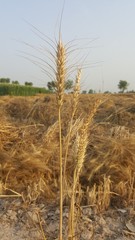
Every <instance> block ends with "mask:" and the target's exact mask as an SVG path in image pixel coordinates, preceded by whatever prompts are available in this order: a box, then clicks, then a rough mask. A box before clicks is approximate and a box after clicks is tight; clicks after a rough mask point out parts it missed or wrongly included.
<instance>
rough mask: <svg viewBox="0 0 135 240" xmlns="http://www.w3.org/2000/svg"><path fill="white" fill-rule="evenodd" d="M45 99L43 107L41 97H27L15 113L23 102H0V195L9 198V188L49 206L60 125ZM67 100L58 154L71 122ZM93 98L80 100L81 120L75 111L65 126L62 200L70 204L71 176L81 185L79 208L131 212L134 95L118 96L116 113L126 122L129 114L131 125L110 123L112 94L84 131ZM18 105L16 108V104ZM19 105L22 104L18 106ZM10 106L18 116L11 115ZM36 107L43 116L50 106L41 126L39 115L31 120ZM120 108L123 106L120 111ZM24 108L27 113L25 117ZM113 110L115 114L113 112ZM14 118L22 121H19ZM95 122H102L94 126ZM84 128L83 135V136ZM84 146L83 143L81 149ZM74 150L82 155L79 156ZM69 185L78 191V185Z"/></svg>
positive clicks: (134, 201) (134, 195) (54, 191)
mask: <svg viewBox="0 0 135 240" xmlns="http://www.w3.org/2000/svg"><path fill="white" fill-rule="evenodd" d="M49 97H50V100H49V102H46V101H45V102H44V99H45V97H41V98H40V97H35V98H27V99H26V100H25V109H24V108H23V107H21V108H20V105H21V101H22V98H19V97H15V98H2V97H1V108H0V111H1V113H2V118H1V124H0V150H1V152H0V167H1V169H0V171H1V186H2V187H1V194H11V195H12V192H11V191H9V190H7V189H12V190H14V191H16V192H17V193H19V194H21V195H22V196H23V198H24V200H25V201H26V202H28V203H30V202H33V201H37V200H38V201H39V200H42V199H44V201H49V202H50V201H53V200H54V199H55V201H56V200H57V201H58V200H59V196H58V192H59V183H60V175H59V164H58V162H59V126H58V122H57V120H55V118H56V119H57V113H56V104H55V98H54V96H49ZM70 97H72V96H68V95H67V96H64V102H63V108H62V134H63V155H65V153H66V151H67V146H66V144H65V143H66V141H67V139H68V134H69V130H68V129H69V128H67V127H68V126H69V125H68V124H69V122H70V121H68V123H65V122H66V121H67V120H70V116H71V109H72V108H71V104H72V100H71V101H69V99H70ZM97 98H99V96H96V95H95V96H86V95H85V96H81V95H80V103H79V105H78V109H79V111H80V112H81V117H79V113H78V109H77V112H76V114H75V117H76V120H75V119H74V121H73V123H72V126H70V141H69V144H68V145H69V146H68V153H67V163H66V179H67V183H68V185H67V188H65V189H64V201H65V203H67V204H69V199H71V196H72V189H73V188H72V183H73V179H74V177H75V179H78V181H80V184H81V199H82V200H81V203H82V204H90V205H92V206H94V207H96V208H97V210H98V211H103V210H104V209H107V208H108V207H109V206H110V205H114V206H122V205H124V206H125V205H126V206H127V205H132V206H133V207H135V179H134V171H135V170H134V169H135V135H134V132H135V131H134V125H132V122H133V119H134V118H135V117H134V112H132V113H131V106H132V110H133V101H134V96H132V97H130V95H129V96H128V97H127V96H125V95H123V96H120V98H121V99H123V101H122V102H123V106H120V108H123V113H124V114H125V116H126V115H127V116H128V117H129V114H130V120H131V121H129V122H127V118H125V122H124V119H123V114H122V116H121V117H122V119H121V118H120V119H119V121H120V122H122V123H123V125H118V124H117V123H116V122H115V121H114V116H115V115H116V110H117V112H118V110H119V96H116V95H114V96H110V97H109V98H110V99H109V100H108V101H107V102H105V103H103V104H102V105H101V107H100V108H99V111H98V112H97V113H96V114H95V115H94V116H93V117H94V118H93V121H92V122H91V126H90V128H89V124H88V127H87V130H86V128H85V126H86V125H85V124H84V121H85V119H87V118H86V115H87V114H86V112H88V111H90V110H92V109H93V108H92V104H93V102H95V100H96V99H97ZM37 99H38V100H37ZM13 102H14V104H13ZM37 102H38V104H37ZM17 103H20V104H18V105H17ZM23 103H24V100H23V101H22V105H23ZM35 103H36V104H37V105H36V107H35ZM39 103H40V104H39ZM15 105H16V113H17V115H16V114H15V115H14V116H13V114H12V113H13V112H14V111H15V110H14V106H15ZM7 106H8V107H7ZM41 106H42V107H43V110H44V111H46V107H48V109H49V106H50V111H48V112H46V115H44V118H45V120H44V123H42V124H41V122H40V117H41V119H42V112H41V114H39V115H36V117H35V112H34V111H36V112H38V113H40V109H41ZM104 106H105V108H104ZM116 106H117V109H116ZM124 106H126V108H125V109H124ZM9 109H10V111H9ZM23 109H24V110H23ZM26 109H28V111H27V114H26ZM65 109H66V112H65V115H64V111H65ZM109 109H110V110H111V117H110V118H108V117H107V118H106V112H108V111H110V110H109ZM113 109H115V111H114V112H113ZM129 109H130V112H129ZM23 111H24V112H23ZM92 111H93V110H92ZM19 114H20V115H21V117H18V116H19ZM103 115H104V117H103ZM26 116H27V117H26ZM51 116H52V118H53V117H54V116H55V118H54V123H52V119H51ZM89 116H90V115H89ZM99 119H100V120H101V119H102V121H100V122H99ZM49 121H50V122H49ZM84 128H85V130H86V131H83V129H84ZM76 133H78V134H76ZM85 134H87V137H86V135H85ZM80 136H81V137H80ZM83 136H84V137H83ZM85 137H86V138H85ZM80 141H81V142H80ZM82 142H83V144H82V147H83V148H85V149H83V150H82V151H81V149H82V148H81V147H79V146H80V144H81V143H82ZM84 142H86V143H87V144H86V145H85V144H84ZM78 149H80V150H79V151H81V153H82V152H83V153H84V154H82V155H80V154H81V153H80V154H79V152H78ZM77 156H78V157H77ZM79 156H80V157H79ZM77 159H78V160H77ZM82 162H83V167H82ZM75 169H76V171H75ZM75 182H76V181H75ZM3 186H6V188H3ZM74 186H75V188H76V191H77V192H78V186H79V185H77V186H76V184H75V185H74Z"/></svg>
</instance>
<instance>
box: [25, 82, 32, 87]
mask: <svg viewBox="0 0 135 240" xmlns="http://www.w3.org/2000/svg"><path fill="white" fill-rule="evenodd" d="M25 86H33V83H32V82H25Z"/></svg>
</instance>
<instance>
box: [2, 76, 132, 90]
mask: <svg viewBox="0 0 135 240" xmlns="http://www.w3.org/2000/svg"><path fill="white" fill-rule="evenodd" d="M10 83H11V84H12V85H20V83H19V81H17V80H16V81H11V80H10V78H0V84H10ZM24 85H25V86H29V87H33V83H32V82H25V83H24ZM73 85H74V83H73V81H72V80H67V81H66V82H65V90H66V91H72V90H73ZM117 86H118V89H119V90H120V92H119V93H124V92H125V91H126V90H127V88H128V86H129V83H128V82H127V81H126V80H120V81H119V83H118V85H117ZM56 87H57V86H56V82H55V81H50V82H48V83H47V88H48V90H49V92H52V93H53V92H55V90H56ZM99 92H100V91H99ZM130 92H134V90H132V91H130ZM82 93H83V94H86V93H88V94H94V93H96V91H95V90H93V89H89V90H88V91H86V90H83V91H82ZM104 93H110V92H109V91H106V92H104Z"/></svg>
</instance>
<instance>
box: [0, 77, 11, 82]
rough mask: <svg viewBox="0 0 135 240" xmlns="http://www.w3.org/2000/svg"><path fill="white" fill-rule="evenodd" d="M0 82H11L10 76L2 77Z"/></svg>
mask: <svg viewBox="0 0 135 240" xmlns="http://www.w3.org/2000/svg"><path fill="white" fill-rule="evenodd" d="M0 83H10V78H0Z"/></svg>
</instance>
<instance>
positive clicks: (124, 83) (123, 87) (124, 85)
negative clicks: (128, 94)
mask: <svg viewBox="0 0 135 240" xmlns="http://www.w3.org/2000/svg"><path fill="white" fill-rule="evenodd" d="M128 86H129V83H128V82H127V81H125V80H120V81H119V84H118V88H119V89H120V90H121V92H122V93H124V91H125V90H126V89H127V88H128Z"/></svg>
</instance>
